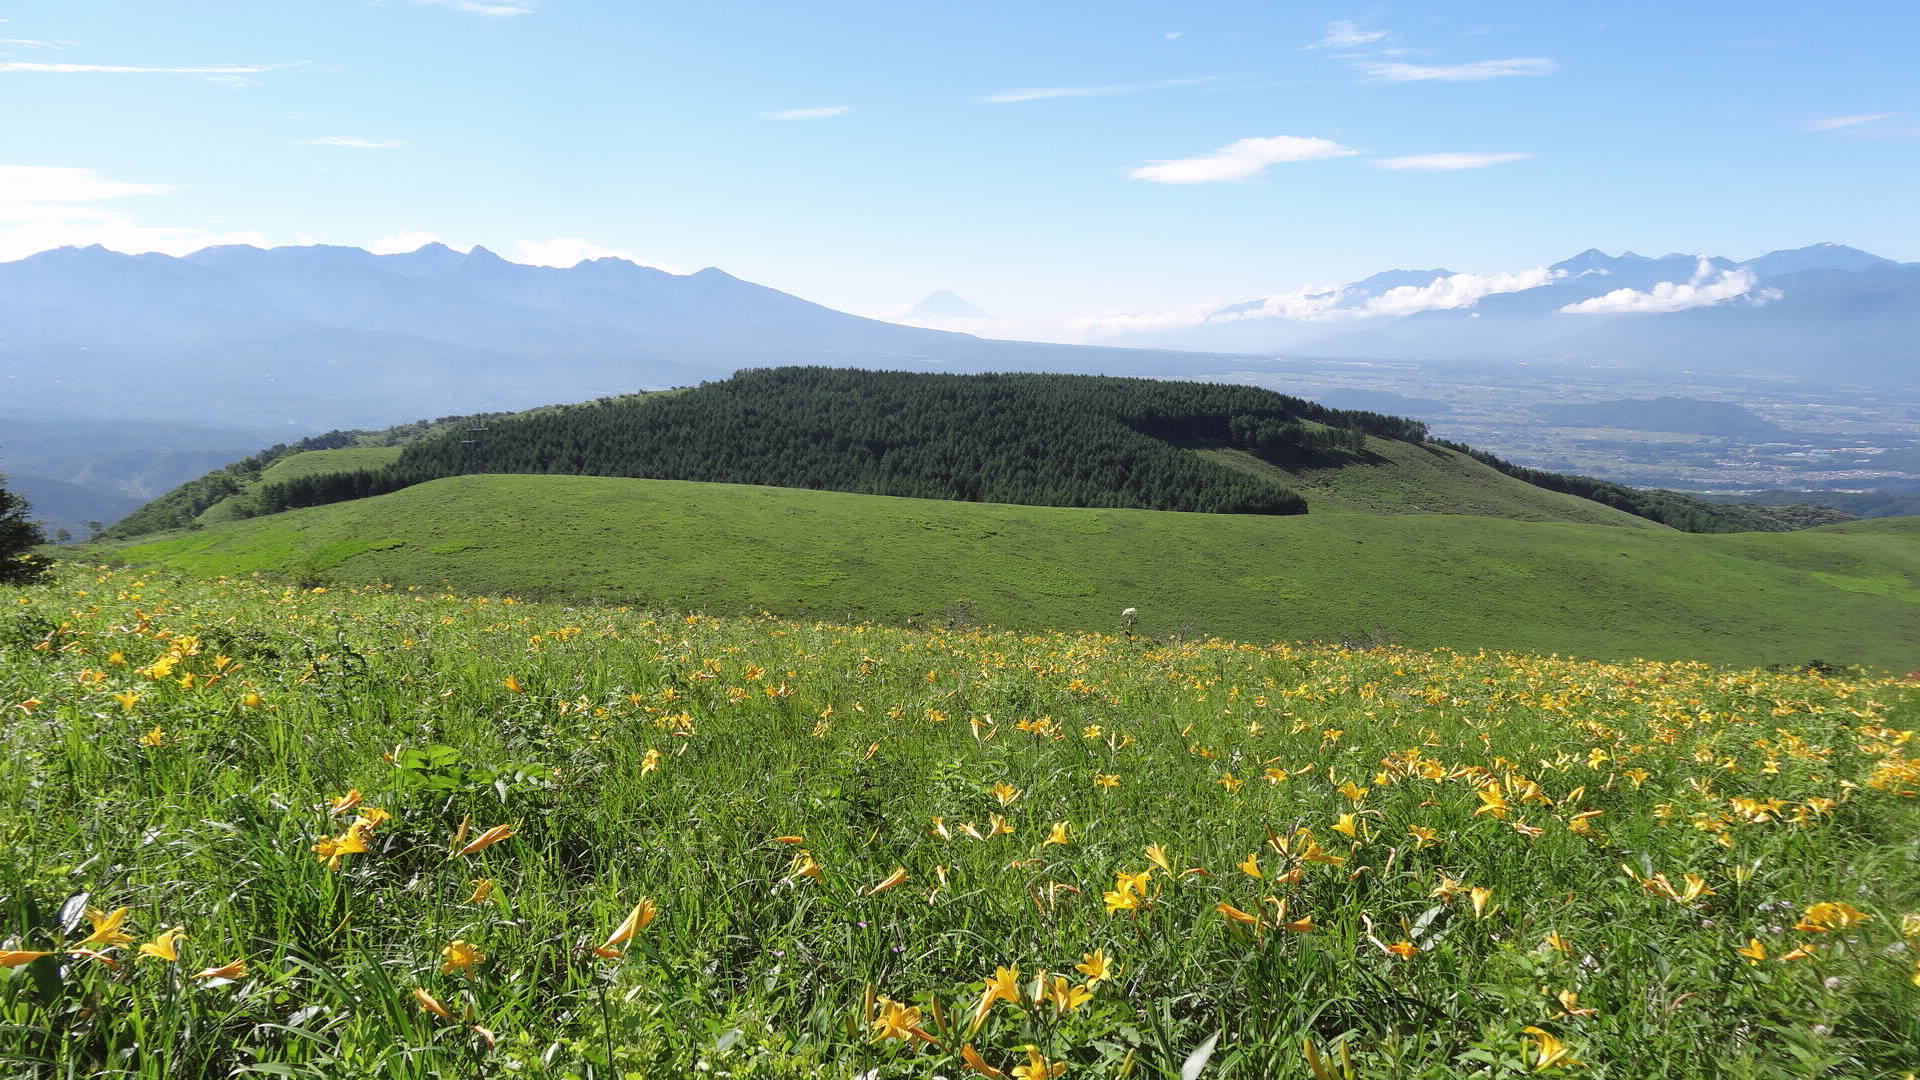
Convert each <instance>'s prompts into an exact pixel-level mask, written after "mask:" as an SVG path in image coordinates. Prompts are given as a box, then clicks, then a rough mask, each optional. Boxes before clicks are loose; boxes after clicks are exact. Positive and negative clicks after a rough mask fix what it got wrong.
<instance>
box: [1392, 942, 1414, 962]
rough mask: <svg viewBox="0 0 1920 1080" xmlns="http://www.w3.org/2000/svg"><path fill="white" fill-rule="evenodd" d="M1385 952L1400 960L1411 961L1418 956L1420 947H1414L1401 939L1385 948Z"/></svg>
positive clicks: (1411, 943)
mask: <svg viewBox="0 0 1920 1080" xmlns="http://www.w3.org/2000/svg"><path fill="white" fill-rule="evenodd" d="M1387 951H1388V952H1390V953H1392V954H1393V955H1395V956H1397V957H1399V958H1400V959H1402V960H1411V959H1413V958H1414V957H1415V956H1418V955H1419V954H1420V946H1418V945H1415V944H1414V943H1413V942H1411V941H1407V940H1405V939H1402V940H1400V941H1396V942H1394V943H1393V944H1391V945H1389V946H1387Z"/></svg>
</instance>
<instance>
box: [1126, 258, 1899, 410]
mask: <svg viewBox="0 0 1920 1080" xmlns="http://www.w3.org/2000/svg"><path fill="white" fill-rule="evenodd" d="M1496 277H1501V278H1504V279H1505V280H1497V281H1489V280H1488V279H1487V278H1485V277H1482V276H1476V275H1466V274H1462V275H1453V274H1450V273H1448V272H1446V271H1437V270H1436V271H1411V270H1393V271H1386V272H1383V273H1380V274H1375V275H1373V276H1371V277H1368V278H1365V279H1362V280H1361V281H1357V282H1354V283H1352V284H1350V285H1346V286H1341V287H1339V288H1336V289H1332V290H1325V291H1321V292H1318V293H1302V294H1298V295H1294V296H1286V297H1273V298H1266V299H1262V300H1252V301H1247V302H1244V303H1239V304H1234V305H1230V306H1228V307H1225V308H1222V309H1220V310H1218V311H1216V312H1214V313H1213V314H1212V315H1211V316H1209V317H1208V318H1207V319H1206V320H1204V321H1202V322H1201V323H1200V324H1198V325H1192V326H1183V327H1177V328H1171V329H1163V330H1157V331H1153V332H1141V333H1136V334H1132V335H1129V336H1128V337H1127V338H1126V340H1127V341H1129V342H1130V343H1134V344H1140V345H1155V346H1160V347H1166V348H1200V347H1210V348H1216V349H1232V350H1236V351H1249V352H1276V351H1291V352H1296V353H1311V354H1313V355H1317V356H1327V357H1352V358H1370V357H1381V358H1388V357H1390V358H1395V359H1410V360H1474V361H1484V360H1526V361H1563V362H1576V363H1589V364H1605V365H1608V366H1620V367H1633V366H1654V365H1673V364H1681V365H1684V366H1686V367H1687V368H1689V369H1691V370H1699V371H1725V372H1734V371H1741V372H1768V373H1773V374H1783V375H1789V376H1795V377H1805V378H1811V379H1817V380H1819V381H1823V382H1831V381H1859V382H1865V383H1875V384H1885V383H1887V382H1890V381H1896V380H1903V379H1909V378H1911V372H1912V367H1913V361H1914V354H1915V350H1916V347H1915V345H1914V344H1913V342H1914V341H1915V340H1916V338H1920V264H1911V263H1897V262H1894V261H1892V260H1890V259H1885V258H1882V257H1881V256H1878V255H1874V254H1872V253H1869V252H1865V251H1861V250H1859V249H1856V248H1851V247H1847V246H1845V245H1841V244H1831V243H1824V244H1814V245H1811V246H1809V247H1804V248H1798V249H1793V250H1787V251H1773V252H1768V253H1766V254H1764V255H1760V256H1757V257H1755V258H1752V259H1748V260H1746V261H1744V262H1736V261H1734V260H1732V259H1728V258H1725V257H1721V256H1698V255H1683V254H1668V255H1664V256H1660V257H1657V258H1654V257H1648V256H1644V255H1637V254H1635V253H1633V252H1630V251H1629V252H1624V253H1622V254H1620V255H1618V256H1614V255H1608V254H1606V253H1605V252H1602V251H1600V250H1598V249H1591V248H1590V249H1588V250H1586V251H1583V252H1581V253H1579V254H1577V255H1574V256H1572V257H1571V258H1568V259H1564V260H1562V261H1560V262H1557V263H1554V264H1552V265H1550V266H1548V267H1545V268H1543V270H1542V271H1539V272H1527V273H1521V274H1516V275H1499V276H1496ZM1622 290H1630V292H1624V293H1623V292H1622ZM1427 294H1431V295H1427ZM1263 313H1264V314H1263Z"/></svg>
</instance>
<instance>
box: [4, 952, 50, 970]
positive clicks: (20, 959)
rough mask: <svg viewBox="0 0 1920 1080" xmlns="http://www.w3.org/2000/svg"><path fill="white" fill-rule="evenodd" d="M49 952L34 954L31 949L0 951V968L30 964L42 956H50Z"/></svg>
mask: <svg viewBox="0 0 1920 1080" xmlns="http://www.w3.org/2000/svg"><path fill="white" fill-rule="evenodd" d="M52 955H53V954H52V953H50V952H35V951H34V950H32V949H0V968H16V967H19V966H20V965H22V964H31V963H33V962H34V961H35V960H38V959H40V958H41V957H43V956H52Z"/></svg>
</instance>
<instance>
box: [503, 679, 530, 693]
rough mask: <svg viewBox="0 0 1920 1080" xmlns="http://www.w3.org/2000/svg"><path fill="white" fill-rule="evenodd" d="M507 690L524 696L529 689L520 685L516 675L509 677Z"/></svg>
mask: <svg viewBox="0 0 1920 1080" xmlns="http://www.w3.org/2000/svg"><path fill="white" fill-rule="evenodd" d="M507 689H508V690H510V691H512V692H513V693H516V694H524V693H526V692H527V688H526V687H524V686H521V685H520V679H519V677H518V676H515V675H509V676H507Z"/></svg>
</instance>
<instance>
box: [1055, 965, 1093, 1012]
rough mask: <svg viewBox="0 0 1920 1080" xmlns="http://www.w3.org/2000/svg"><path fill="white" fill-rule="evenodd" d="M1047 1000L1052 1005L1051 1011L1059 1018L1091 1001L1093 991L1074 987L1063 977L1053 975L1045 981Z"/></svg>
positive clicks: (1082, 987)
mask: <svg viewBox="0 0 1920 1080" xmlns="http://www.w3.org/2000/svg"><path fill="white" fill-rule="evenodd" d="M1046 997H1047V1000H1048V1001H1050V1002H1052V1003H1053V1011H1054V1013H1055V1014H1057V1015H1059V1016H1065V1015H1067V1014H1068V1013H1070V1012H1073V1011H1074V1010H1076V1009H1078V1008H1079V1007H1080V1006H1082V1005H1085V1004H1086V1003H1087V1002H1089V1001H1092V1000H1093V991H1091V990H1089V989H1087V988H1086V987H1084V986H1075V985H1073V983H1072V982H1071V981H1069V980H1068V979H1067V977H1066V976H1065V975H1055V976H1053V977H1052V978H1050V979H1048V980H1047V993H1046Z"/></svg>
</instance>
